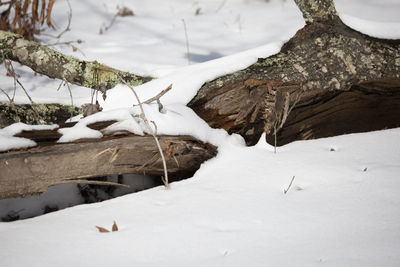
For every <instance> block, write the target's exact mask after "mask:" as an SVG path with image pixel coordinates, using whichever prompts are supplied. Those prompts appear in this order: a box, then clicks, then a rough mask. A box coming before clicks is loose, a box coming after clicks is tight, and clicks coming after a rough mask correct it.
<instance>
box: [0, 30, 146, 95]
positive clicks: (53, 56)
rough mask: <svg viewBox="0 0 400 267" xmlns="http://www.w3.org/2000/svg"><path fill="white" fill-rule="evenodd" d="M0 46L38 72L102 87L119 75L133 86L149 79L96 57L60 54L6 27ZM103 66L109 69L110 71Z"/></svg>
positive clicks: (8, 56) (68, 80) (7, 56)
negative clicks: (117, 68) (80, 58)
mask: <svg viewBox="0 0 400 267" xmlns="http://www.w3.org/2000/svg"><path fill="white" fill-rule="evenodd" d="M0 50H1V51H3V53H4V57H5V58H7V59H10V60H13V61H16V62H19V63H21V64H22V65H25V66H28V67H30V68H31V69H32V70H34V71H35V72H37V73H41V74H44V75H46V76H48V77H50V78H57V79H60V80H64V81H67V82H69V83H72V84H76V85H79V86H85V87H88V88H93V89H97V90H102V91H104V90H107V89H110V88H112V87H114V86H115V85H116V84H118V83H120V78H119V76H120V77H123V79H124V80H125V81H127V82H128V83H129V84H131V85H133V86H136V85H140V84H142V83H145V82H147V81H149V80H151V78H150V77H141V76H138V75H135V74H132V73H129V72H124V71H120V70H116V69H113V68H110V67H108V66H105V65H102V64H100V63H99V62H97V61H93V62H90V61H84V60H79V59H77V58H74V57H71V56H66V55H63V54H61V53H59V52H57V51H55V50H53V49H50V48H48V47H46V46H44V45H40V44H39V43H37V42H34V41H28V40H26V39H24V38H23V37H22V36H21V35H18V34H14V33H10V32H5V31H0ZM103 69H109V70H110V69H112V70H113V72H110V71H103ZM117 73H118V75H117Z"/></svg>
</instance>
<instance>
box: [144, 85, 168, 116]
mask: <svg viewBox="0 0 400 267" xmlns="http://www.w3.org/2000/svg"><path fill="white" fill-rule="evenodd" d="M171 88H172V83H171V84H170V85H169V86H168V87H167V88H165V89H164V90H162V91H161V92H160V93H158V94H157V95H156V96H153V97H152V98H149V99H147V100H146V101H144V102H143V104H150V103H151V102H153V101H157V104H158V111H161V110H162V109H163V106H162V104H161V102H160V98H161V97H162V96H163V95H165V94H166V93H167V92H168V91H169V90H171Z"/></svg>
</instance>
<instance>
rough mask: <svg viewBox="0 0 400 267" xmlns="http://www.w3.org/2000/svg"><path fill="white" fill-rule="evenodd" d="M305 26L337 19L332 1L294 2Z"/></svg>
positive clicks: (300, 0) (304, 0) (311, 0)
mask: <svg viewBox="0 0 400 267" xmlns="http://www.w3.org/2000/svg"><path fill="white" fill-rule="evenodd" d="M294 1H295V2H296V4H297V6H298V7H299V8H300V11H301V13H303V18H304V20H305V21H306V23H307V24H309V23H312V22H322V21H333V20H337V19H339V16H338V14H337V12H336V8H335V5H334V3H333V0H294Z"/></svg>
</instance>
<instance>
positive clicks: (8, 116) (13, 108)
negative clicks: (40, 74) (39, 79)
mask: <svg viewBox="0 0 400 267" xmlns="http://www.w3.org/2000/svg"><path fill="white" fill-rule="evenodd" d="M82 113H83V110H82V109H81V108H78V107H74V106H70V105H62V104H34V105H15V104H13V105H10V104H5V103H0V128H3V127H6V126H8V125H11V124H13V123H15V122H23V123H26V124H53V123H56V124H58V123H63V122H65V121H66V120H68V119H69V118H70V117H71V116H76V115H79V114H82Z"/></svg>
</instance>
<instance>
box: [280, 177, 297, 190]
mask: <svg viewBox="0 0 400 267" xmlns="http://www.w3.org/2000/svg"><path fill="white" fill-rule="evenodd" d="M294 177H295V176H293V177H292V180H291V181H290V184H289V186H288V188H287V189H286V190H285V189H284V190H283V193H284V194H286V193H287V192H288V191H289V189H290V187H291V186H292V183H293V180H294Z"/></svg>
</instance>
